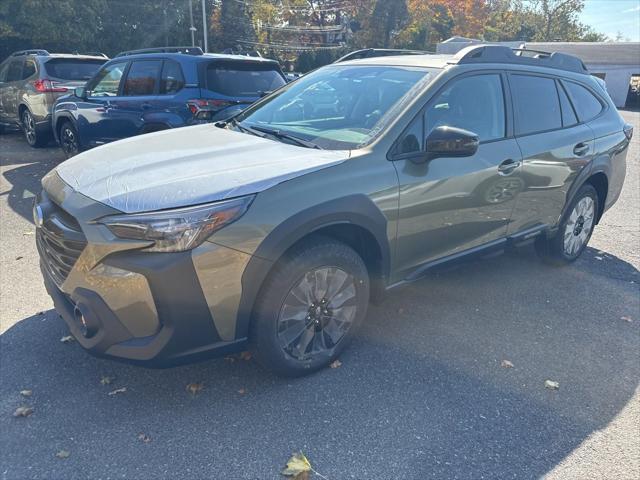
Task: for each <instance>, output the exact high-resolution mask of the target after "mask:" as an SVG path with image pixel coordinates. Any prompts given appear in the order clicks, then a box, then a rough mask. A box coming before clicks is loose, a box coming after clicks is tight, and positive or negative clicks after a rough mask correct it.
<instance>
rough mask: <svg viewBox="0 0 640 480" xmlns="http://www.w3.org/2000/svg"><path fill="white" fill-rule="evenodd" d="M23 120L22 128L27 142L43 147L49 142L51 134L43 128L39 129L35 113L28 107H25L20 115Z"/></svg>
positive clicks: (33, 145)
mask: <svg viewBox="0 0 640 480" xmlns="http://www.w3.org/2000/svg"><path fill="white" fill-rule="evenodd" d="M20 121H21V122H22V130H23V132H24V138H25V139H26V140H27V143H28V144H29V145H30V146H32V147H36V148H37V147H43V146H45V145H46V144H47V143H48V142H49V136H48V135H46V134H45V133H44V132H43V131H42V130H38V127H37V126H36V121H35V120H34V119H33V115H31V112H30V111H29V110H28V109H26V108H25V109H24V110H23V112H22V115H21V116H20Z"/></svg>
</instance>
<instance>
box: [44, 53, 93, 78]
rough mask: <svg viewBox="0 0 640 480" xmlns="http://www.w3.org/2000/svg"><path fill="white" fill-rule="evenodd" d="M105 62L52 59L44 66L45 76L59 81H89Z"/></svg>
mask: <svg viewBox="0 0 640 480" xmlns="http://www.w3.org/2000/svg"><path fill="white" fill-rule="evenodd" d="M104 62H105V61H104V60H81V59H75V58H53V59H51V60H49V61H48V62H47V63H45V64H44V69H45V70H46V72H47V75H48V76H49V77H52V78H59V79H61V80H78V81H80V80H85V81H86V80H89V79H91V77H93V76H94V75H95V73H96V72H97V71H98V69H99V68H100V65H102V64H103V63H104Z"/></svg>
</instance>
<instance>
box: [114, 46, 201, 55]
mask: <svg viewBox="0 0 640 480" xmlns="http://www.w3.org/2000/svg"><path fill="white" fill-rule="evenodd" d="M141 53H184V54H187V55H204V52H203V51H202V49H201V48H200V47H155V48H141V49H139V50H127V51H126V52H120V53H119V54H117V55H116V57H125V56H127V55H138V54H141Z"/></svg>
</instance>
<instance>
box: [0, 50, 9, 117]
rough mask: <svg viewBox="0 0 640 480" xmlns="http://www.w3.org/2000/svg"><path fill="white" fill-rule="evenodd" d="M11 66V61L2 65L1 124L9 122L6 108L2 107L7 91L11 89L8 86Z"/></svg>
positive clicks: (0, 75) (0, 91) (0, 73)
mask: <svg viewBox="0 0 640 480" xmlns="http://www.w3.org/2000/svg"><path fill="white" fill-rule="evenodd" d="M9 64H10V62H9V61H6V62H3V63H2V64H0V123H3V122H7V121H8V119H7V118H6V116H5V113H4V107H3V106H2V104H3V97H4V95H5V93H6V90H7V89H8V88H9V86H8V85H7V72H8V71H9Z"/></svg>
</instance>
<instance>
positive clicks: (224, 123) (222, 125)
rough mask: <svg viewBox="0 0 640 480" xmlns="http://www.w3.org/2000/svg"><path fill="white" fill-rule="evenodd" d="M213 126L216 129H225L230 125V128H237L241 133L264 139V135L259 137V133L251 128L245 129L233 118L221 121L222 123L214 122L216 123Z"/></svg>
mask: <svg viewBox="0 0 640 480" xmlns="http://www.w3.org/2000/svg"><path fill="white" fill-rule="evenodd" d="M214 125H215V126H216V127H218V128H227V125H231V126H232V127H235V128H237V129H238V130H240V131H241V132H246V133H250V134H251V135H255V136H256V137H260V138H264V135H261V134H260V133H258V132H256V131H255V130H254V129H253V128H249V127H245V126H244V125H240V122H239V121H238V120H236V119H235V118H232V119H230V120H223V121H220V122H216V123H214Z"/></svg>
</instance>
